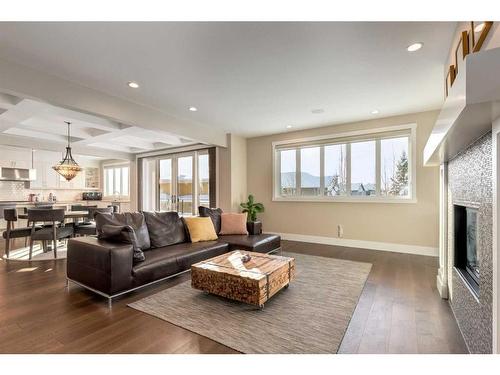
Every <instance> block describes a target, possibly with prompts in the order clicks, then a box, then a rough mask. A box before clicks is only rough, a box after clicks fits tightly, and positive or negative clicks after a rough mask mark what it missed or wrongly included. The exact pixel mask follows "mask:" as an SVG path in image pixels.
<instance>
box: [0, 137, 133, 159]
mask: <svg viewBox="0 0 500 375" xmlns="http://www.w3.org/2000/svg"><path fill="white" fill-rule="evenodd" d="M0 144H1V145H5V146H16V147H25V148H36V149H37V150H46V151H58V152H61V153H62V152H63V151H64V145H61V143H59V142H52V141H48V140H42V139H38V140H37V141H36V142H33V139H32V138H26V137H19V136H15V135H8V134H2V135H1V136H0ZM71 148H72V151H73V153H74V154H80V155H89V156H99V157H103V158H106V159H124V160H135V155H134V154H131V153H128V152H121V151H114V150H109V149H103V148H97V147H91V146H87V145H84V146H78V145H72V147H71Z"/></svg>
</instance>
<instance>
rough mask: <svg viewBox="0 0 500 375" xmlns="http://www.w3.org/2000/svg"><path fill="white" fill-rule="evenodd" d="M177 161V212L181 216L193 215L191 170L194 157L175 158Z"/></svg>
mask: <svg viewBox="0 0 500 375" xmlns="http://www.w3.org/2000/svg"><path fill="white" fill-rule="evenodd" d="M176 160H177V194H176V195H177V196H176V199H175V201H176V203H177V209H176V210H175V211H177V212H178V213H179V215H181V216H189V215H191V214H194V213H195V212H193V208H194V207H193V206H194V205H193V202H194V197H193V194H194V188H193V177H194V176H193V169H194V167H195V166H194V165H193V163H194V155H186V156H181V157H178V158H176Z"/></svg>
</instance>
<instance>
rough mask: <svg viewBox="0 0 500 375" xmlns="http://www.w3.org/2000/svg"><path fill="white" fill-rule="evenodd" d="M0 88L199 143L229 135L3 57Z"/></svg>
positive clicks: (216, 141)
mask: <svg viewBox="0 0 500 375" xmlns="http://www.w3.org/2000/svg"><path fill="white" fill-rule="evenodd" d="M0 90H2V91H4V92H7V93H8V94H11V95H16V96H21V97H26V98H31V99H35V100H41V101H45V102H48V103H50V104H52V105H55V106H59V107H63V108H66V109H71V110H75V111H83V112H85V113H89V114H90V113H91V114H93V115H95V116H100V117H104V118H106V119H109V120H112V121H115V122H118V123H123V124H129V125H135V126H140V127H141V128H145V129H150V130H162V131H166V130H167V131H168V132H171V133H174V134H178V135H179V136H181V137H187V138H191V139H193V140H196V141H198V142H200V143H205V144H212V145H216V146H222V147H226V135H225V134H224V132H222V131H218V130H216V129H213V128H212V127H210V126H207V125H205V124H202V123H199V122H195V121H191V120H187V119H182V118H179V117H175V116H172V115H170V114H168V113H166V112H163V111H161V110H159V109H155V108H151V107H148V106H144V105H141V104H137V103H134V102H131V101H128V100H124V99H121V98H118V97H115V96H111V95H108V94H106V93H103V92H101V91H97V90H94V89H91V88H88V87H85V86H82V85H79V84H76V83H73V82H71V81H67V80H65V79H62V78H59V77H57V76H54V75H50V74H46V73H43V72H40V71H38V70H35V69H31V68H28V67H26V66H22V65H20V64H15V63H12V62H9V61H6V60H2V59H0Z"/></svg>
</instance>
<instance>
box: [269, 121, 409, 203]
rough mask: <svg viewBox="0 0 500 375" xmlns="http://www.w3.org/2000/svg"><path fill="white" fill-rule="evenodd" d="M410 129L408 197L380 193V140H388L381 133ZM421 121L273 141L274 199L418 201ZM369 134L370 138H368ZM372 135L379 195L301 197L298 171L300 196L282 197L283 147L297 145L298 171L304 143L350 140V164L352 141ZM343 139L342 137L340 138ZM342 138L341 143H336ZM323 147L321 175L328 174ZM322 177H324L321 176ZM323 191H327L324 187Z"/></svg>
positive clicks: (349, 179)
mask: <svg viewBox="0 0 500 375" xmlns="http://www.w3.org/2000/svg"><path fill="white" fill-rule="evenodd" d="M405 130H406V131H408V133H409V143H408V148H409V149H408V165H409V167H410V172H409V176H408V189H409V192H408V196H406V197H400V196H387V195H380V181H381V176H380V174H381V160H380V140H381V139H384V138H385V137H383V136H382V135H381V133H390V132H399V131H405ZM416 134H417V124H416V123H411V124H404V125H396V126H387V127H382V128H377V129H367V130H356V131H351V132H344V133H334V134H328V135H322V136H317V137H308V138H299V139H291V140H286V141H275V142H272V157H273V192H272V196H273V198H272V200H273V201H284V202H358V203H417V165H416V164H417V163H416V161H417V157H416V149H417V137H416ZM367 136H368V137H367ZM370 136H373V138H371V140H375V141H376V153H375V157H376V162H375V169H376V171H375V172H376V173H375V174H376V175H375V179H376V184H375V185H376V195H370V196H362V195H360V196H351V195H344V196H325V195H318V196H301V195H300V173H297V176H298V177H297V178H298V180H296V195H293V196H282V195H281V194H280V179H281V173H280V170H281V168H280V153H279V151H280V150H283V149H284V148H286V146H287V145H290V149H295V148H297V150H298V151H297V153H298V155H297V157H296V163H297V165H296V171H299V170H300V151H299V150H300V145H301V144H304V147H305V146H306V145H307V147H314V142H316V141H317V142H318V145H316V146H320V145H324V144H325V141H330V140H331V142H332V144H335V143H346V145H347V146H346V147H347V155H346V158H347V163H348V165H349V166H350V164H351V163H350V158H351V152H350V144H351V143H353V142H356V141H357V138H360V140H370ZM340 138H342V140H340ZM336 140H338V142H336ZM323 149H324V148H323V147H321V150H322V151H321V157H320V165H321V176H323V173H324V168H323V165H324V160H323V158H324V156H323V155H324V152H323ZM346 170H347V176H346V177H347V184H346V185H347V186H346V187H347V192H348V194H350V191H351V176H350V172H351V168H350V167H348V168H346ZM320 180H323V178H321V179H320ZM323 184H324V182H323V181H321V186H322V185H323ZM321 191H323V190H321Z"/></svg>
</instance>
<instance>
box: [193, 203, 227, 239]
mask: <svg viewBox="0 0 500 375" xmlns="http://www.w3.org/2000/svg"><path fill="white" fill-rule="evenodd" d="M198 213H199V214H200V216H201V217H209V218H210V219H212V223H214V228H215V233H217V234H219V233H220V228H221V219H220V215H221V214H222V210H221V209H220V208H208V207H203V206H199V207H198Z"/></svg>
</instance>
